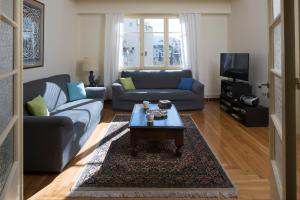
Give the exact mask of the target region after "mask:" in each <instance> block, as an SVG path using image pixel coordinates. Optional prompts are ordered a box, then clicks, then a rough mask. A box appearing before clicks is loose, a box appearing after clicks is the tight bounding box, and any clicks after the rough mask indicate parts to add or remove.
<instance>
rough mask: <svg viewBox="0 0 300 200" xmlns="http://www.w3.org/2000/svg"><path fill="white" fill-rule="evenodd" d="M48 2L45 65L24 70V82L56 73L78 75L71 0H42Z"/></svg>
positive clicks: (73, 12) (74, 16) (74, 24)
mask: <svg viewBox="0 0 300 200" xmlns="http://www.w3.org/2000/svg"><path fill="white" fill-rule="evenodd" d="M42 2H43V3H45V37H44V38H45V42H44V47H45V50H44V67H40V68H33V69H26V70H24V82H27V81H30V80H35V79H38V78H44V77H48V76H51V75H55V74H61V73H67V74H70V75H71V77H72V79H77V76H76V70H75V69H76V60H77V58H76V50H77V48H76V45H77V44H76V42H77V40H76V39H77V38H76V34H75V32H76V21H77V15H76V12H75V6H74V5H75V4H74V2H73V1H72V0H42Z"/></svg>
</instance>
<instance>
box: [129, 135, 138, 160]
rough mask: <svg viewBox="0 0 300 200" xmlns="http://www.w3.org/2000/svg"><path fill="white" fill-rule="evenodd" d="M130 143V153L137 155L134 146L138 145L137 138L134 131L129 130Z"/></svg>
mask: <svg viewBox="0 0 300 200" xmlns="http://www.w3.org/2000/svg"><path fill="white" fill-rule="evenodd" d="M130 144H131V155H132V156H137V150H136V147H137V145H138V139H137V137H136V135H135V132H134V131H131V134H130Z"/></svg>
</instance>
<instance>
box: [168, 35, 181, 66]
mask: <svg viewBox="0 0 300 200" xmlns="http://www.w3.org/2000/svg"><path fill="white" fill-rule="evenodd" d="M181 44H182V39H181V34H180V33H171V34H169V63H170V65H173V66H179V65H182V55H181V52H182V51H181V47H182V46H181Z"/></svg>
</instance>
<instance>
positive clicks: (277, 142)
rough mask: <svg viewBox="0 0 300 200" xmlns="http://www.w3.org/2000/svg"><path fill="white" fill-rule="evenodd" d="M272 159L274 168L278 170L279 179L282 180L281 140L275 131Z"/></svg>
mask: <svg viewBox="0 0 300 200" xmlns="http://www.w3.org/2000/svg"><path fill="white" fill-rule="evenodd" d="M274 140H275V141H274V148H275V149H274V159H275V163H276V166H277V168H278V172H279V177H280V179H281V178H282V173H281V171H282V151H281V149H282V143H281V139H280V137H279V135H278V132H277V131H276V130H275V131H274Z"/></svg>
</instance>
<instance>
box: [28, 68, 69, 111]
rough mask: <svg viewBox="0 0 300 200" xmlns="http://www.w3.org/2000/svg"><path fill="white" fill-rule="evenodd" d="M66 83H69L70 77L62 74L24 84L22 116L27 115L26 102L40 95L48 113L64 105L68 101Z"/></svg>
mask: <svg viewBox="0 0 300 200" xmlns="http://www.w3.org/2000/svg"><path fill="white" fill-rule="evenodd" d="M68 82H70V76H69V75H67V74H62V75H56V76H51V77H49V78H43V79H38V80H34V81H30V82H27V83H24V87H23V88H24V95H23V102H24V115H29V113H28V112H27V109H26V105H25V104H26V102H28V101H30V100H32V99H33V98H35V97H37V96H38V95H41V96H42V97H43V98H44V99H45V102H46V104H47V107H48V110H49V112H51V111H53V110H54V109H55V108H56V107H58V106H60V105H63V104H65V103H66V102H67V101H68V98H67V94H68V91H67V83H68Z"/></svg>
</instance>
